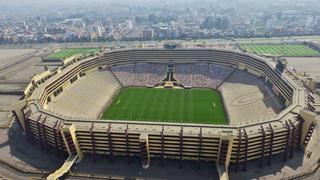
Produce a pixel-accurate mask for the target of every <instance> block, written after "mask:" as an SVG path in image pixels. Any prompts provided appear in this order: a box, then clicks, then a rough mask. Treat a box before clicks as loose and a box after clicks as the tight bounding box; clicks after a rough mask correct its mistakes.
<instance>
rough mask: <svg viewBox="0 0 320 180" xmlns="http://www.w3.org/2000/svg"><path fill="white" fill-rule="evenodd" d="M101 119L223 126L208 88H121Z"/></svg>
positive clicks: (222, 116) (219, 105)
mask: <svg viewBox="0 0 320 180" xmlns="http://www.w3.org/2000/svg"><path fill="white" fill-rule="evenodd" d="M102 118H103V119H111V120H126V121H150V122H173V123H197V124H227V119H226V115H225V111H224V107H223V103H222V100H221V96H220V94H219V93H218V92H217V91H214V90H211V89H202V88H199V89H151V88H125V89H122V90H121V91H120V93H119V94H118V95H117V96H116V97H115V98H114V100H113V101H112V103H111V105H110V106H109V108H108V109H107V110H106V111H105V112H104V114H103V117H102Z"/></svg>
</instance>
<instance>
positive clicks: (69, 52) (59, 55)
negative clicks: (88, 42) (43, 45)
mask: <svg viewBox="0 0 320 180" xmlns="http://www.w3.org/2000/svg"><path fill="white" fill-rule="evenodd" d="M99 51H100V48H68V49H63V50H61V51H59V52H56V53H53V54H50V55H49V56H48V57H47V59H48V60H60V59H66V58H69V57H71V56H73V55H75V54H82V55H87V54H91V53H97V52H99Z"/></svg>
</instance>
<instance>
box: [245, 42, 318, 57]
mask: <svg viewBox="0 0 320 180" xmlns="http://www.w3.org/2000/svg"><path fill="white" fill-rule="evenodd" d="M240 47H241V49H244V50H246V51H248V52H252V53H256V54H258V55H272V56H288V57H303V56H320V52H319V51H317V50H314V49H311V48H309V47H308V46H305V45H303V44H243V45H240Z"/></svg>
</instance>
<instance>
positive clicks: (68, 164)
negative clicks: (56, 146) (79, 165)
mask: <svg viewBox="0 0 320 180" xmlns="http://www.w3.org/2000/svg"><path fill="white" fill-rule="evenodd" d="M77 159H78V155H73V154H71V155H70V156H69V157H68V159H67V160H66V161H65V162H64V164H63V165H62V166H61V167H60V168H59V169H57V170H56V171H55V172H54V173H51V174H50V175H49V176H48V177H47V180H56V179H59V178H60V177H61V176H63V175H64V174H65V173H67V172H68V171H69V170H70V168H71V167H72V165H73V164H74V163H75V162H76V160H77Z"/></svg>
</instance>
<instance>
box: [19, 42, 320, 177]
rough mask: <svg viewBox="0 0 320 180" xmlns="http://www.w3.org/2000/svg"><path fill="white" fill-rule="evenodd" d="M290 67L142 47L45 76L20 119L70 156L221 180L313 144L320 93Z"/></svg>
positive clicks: (248, 57)
mask: <svg viewBox="0 0 320 180" xmlns="http://www.w3.org/2000/svg"><path fill="white" fill-rule="evenodd" d="M309 93H310V92H309V91H308V90H307V89H306V88H304V86H303V85H302V84H301V83H300V81H299V80H298V79H297V78H296V77H295V76H294V75H292V74H291V73H290V72H289V71H287V70H286V69H283V68H281V64H278V63H277V62H275V61H271V60H270V59H267V58H262V57H259V56H256V55H253V54H249V53H245V52H239V51H233V50H221V49H212V48H190V49H187V48H186V49H185V48H176V49H165V48H163V49H160V48H158V49H157V48H150V49H147V48H140V49H122V50H110V51H104V52H100V53H99V54H97V55H95V56H90V57H86V58H73V59H70V60H68V61H64V62H63V64H62V65H61V66H59V67H58V68H56V69H54V70H47V71H45V72H43V73H41V74H37V75H35V76H34V77H33V78H32V80H31V82H30V83H29V84H28V86H27V88H26V90H25V91H24V97H23V98H22V99H21V100H20V101H19V102H18V103H17V104H16V105H15V108H14V114H15V116H16V118H17V119H18V120H19V122H20V125H21V127H22V129H23V130H24V132H25V135H26V137H27V140H28V142H30V143H32V144H33V143H37V144H40V145H41V147H43V148H44V149H48V150H50V151H52V152H56V153H57V154H58V155H59V154H60V155H67V156H68V159H67V160H66V162H65V164H64V165H63V166H62V167H61V168H60V169H58V170H57V171H56V172H53V173H52V174H51V175H50V176H49V177H48V178H49V179H50V178H52V179H55V178H57V177H59V176H61V175H62V174H64V173H65V172H67V171H68V170H69V169H70V167H71V166H72V165H73V163H78V162H80V161H81V160H82V159H83V157H84V156H92V158H93V159H95V158H97V157H101V156H105V161H109V160H110V161H112V160H113V158H115V157H119V156H122V157H125V158H128V161H130V158H139V160H140V162H141V166H142V167H143V168H149V167H152V165H153V159H159V160H166V159H173V160H174V161H177V162H178V163H179V166H180V167H182V166H183V162H184V161H186V160H190V161H201V162H202V161H207V162H211V163H214V165H215V166H216V169H212V170H213V171H215V170H217V171H218V174H219V176H220V179H223V178H227V176H228V171H229V170H232V171H246V170H247V166H248V164H250V163H252V162H254V163H256V164H258V165H259V166H261V167H262V166H267V165H271V164H272V161H273V159H274V158H275V157H276V158H279V157H280V158H282V159H283V160H284V161H286V160H287V159H290V158H292V157H293V156H294V153H295V152H296V149H300V148H303V147H305V146H306V145H307V144H308V142H309V140H310V137H311V135H312V133H313V129H314V126H315V119H314V118H313V117H312V116H311V115H310V112H311V111H312V106H311V105H310V103H309V102H310V101H312V96H310V95H309Z"/></svg>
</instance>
